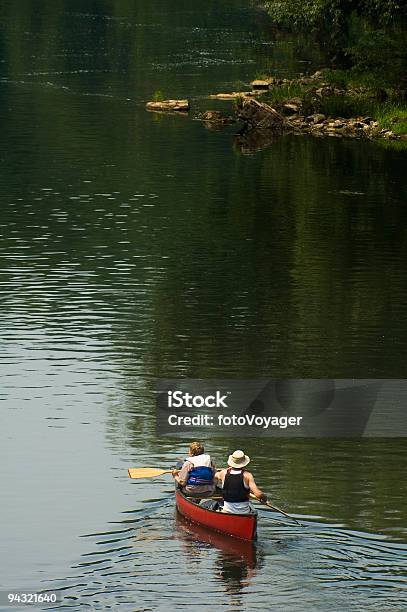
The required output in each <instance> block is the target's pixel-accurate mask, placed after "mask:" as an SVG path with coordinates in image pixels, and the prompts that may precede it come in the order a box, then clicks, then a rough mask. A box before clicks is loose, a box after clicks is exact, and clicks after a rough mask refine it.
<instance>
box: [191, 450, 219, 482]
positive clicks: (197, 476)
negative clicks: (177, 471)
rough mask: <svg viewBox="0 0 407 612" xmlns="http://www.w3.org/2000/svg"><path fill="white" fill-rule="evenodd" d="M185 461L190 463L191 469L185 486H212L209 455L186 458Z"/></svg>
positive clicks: (212, 473) (212, 471)
mask: <svg viewBox="0 0 407 612" xmlns="http://www.w3.org/2000/svg"><path fill="white" fill-rule="evenodd" d="M186 461H188V462H189V463H192V465H193V468H192V470H191V471H190V472H189V474H188V480H187V485H189V486H190V485H192V486H198V485H208V484H212V482H213V476H214V470H213V468H212V462H211V458H210V455H205V454H202V455H195V456H194V457H187V459H186Z"/></svg>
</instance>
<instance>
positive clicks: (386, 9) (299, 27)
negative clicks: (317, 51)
mask: <svg viewBox="0 0 407 612" xmlns="http://www.w3.org/2000/svg"><path fill="white" fill-rule="evenodd" d="M403 4H404V3H402V1H401V0H307V1H304V0H285V1H284V2H282V1H277V0H269V1H268V2H266V6H267V8H268V11H269V13H270V15H271V17H272V18H273V20H274V21H275V22H276V23H278V24H279V25H283V26H286V27H289V28H290V29H293V30H296V31H308V32H310V31H311V32H313V33H314V35H315V36H316V38H317V39H318V40H319V42H320V43H322V44H323V46H324V47H325V48H327V49H328V52H329V55H330V58H331V59H332V60H333V61H334V63H336V64H338V62H339V63H342V65H344V66H347V67H353V68H354V69H355V70H356V71H358V72H359V73H360V74H363V73H369V74H370V75H371V76H372V78H374V79H375V80H376V82H377V83H378V85H379V86H382V87H383V86H384V87H387V86H389V87H392V88H394V89H397V90H398V91H399V92H402V93H403V92H405V91H406V89H407V78H406V73H407V51H406V45H405V39H406V34H407V17H406V13H405V9H404V8H403Z"/></svg>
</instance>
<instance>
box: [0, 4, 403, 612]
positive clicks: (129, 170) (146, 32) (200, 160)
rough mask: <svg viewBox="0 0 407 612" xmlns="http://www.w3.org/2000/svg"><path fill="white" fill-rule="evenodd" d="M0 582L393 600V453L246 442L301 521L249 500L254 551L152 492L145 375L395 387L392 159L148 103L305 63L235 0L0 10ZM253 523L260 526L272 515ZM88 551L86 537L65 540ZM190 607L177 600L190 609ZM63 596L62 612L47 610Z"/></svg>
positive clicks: (399, 347) (198, 598)
mask: <svg viewBox="0 0 407 612" xmlns="http://www.w3.org/2000/svg"><path fill="white" fill-rule="evenodd" d="M0 17H1V19H0V23H1V25H0V33H1V38H0V41H1V46H0V116H1V120H2V135H1V144H0V146H1V154H0V199H1V201H0V206H1V217H0V233H1V238H0V308H1V318H0V327H1V331H0V333H1V340H2V351H1V354H0V381H1V387H0V400H1V403H0V414H1V434H0V435H1V446H0V448H1V457H2V460H1V462H0V473H1V480H2V521H1V524H0V534H1V539H2V541H3V544H4V546H2V550H3V551H6V552H5V553H3V560H4V561H5V562H4V567H2V571H1V578H0V589H3V590H5V589H9V588H15V589H17V588H20V589H27V588H31V589H37V590H38V589H39V588H45V587H47V588H48V587H53V588H58V589H63V591H62V592H63V593H64V594H65V596H66V597H70V598H72V599H69V600H67V599H66V600H65V601H64V604H65V605H66V604H67V603H69V604H70V605H71V608H70V609H80V608H82V607H86V606H90V608H89V607H88V609H92V610H106V609H109V608H108V607H109V606H111V609H117V608H119V607H120V609H123V610H127V609H128V610H132V611H134V610H154V611H156V610H160V611H161V610H164V609H166V610H179V609H191V608H194V607H196V608H198V607H201V606H202V605H205V604H209V605H211V606H213V607H215V606H216V607H217V608H218V607H221V608H224V609H230V610H242V611H243V610H265V609H271V607H274V608H275V609H276V610H290V611H291V610H294V611H297V610H298V611H299V612H302V611H303V610H307V611H308V610H328V609H329V610H334V611H338V612H339V611H342V610H345V609H346V610H362V609H363V610H372V611H373V610H397V611H398V610H401V609H402V608H403V606H404V605H406V603H407V602H406V595H405V591H404V592H403V586H404V582H405V575H406V538H407V535H406V514H407V511H406V504H405V492H404V490H403V483H404V480H405V473H406V468H407V464H406V454H405V443H404V441H403V440H397V441H394V440H362V441H350V442H345V441H313V440H291V441H290V440H285V441H284V440H279V441H264V440H262V441H261V442H259V441H257V440H256V439H253V438H252V439H249V440H236V439H233V440H230V439H224V440H222V439H219V438H217V439H216V440H214V441H211V440H209V439H208V440H206V443H207V446H208V449H209V450H210V451H211V453H212V454H213V456H214V458H215V460H216V462H217V464H218V465H220V464H222V463H223V462H224V461H225V458H226V457H227V455H228V454H229V452H231V451H232V450H234V448H231V446H233V447H234V446H239V445H241V446H244V448H245V450H246V451H247V452H248V454H249V455H251V456H252V457H253V471H254V473H255V475H256V478H257V480H258V482H259V484H261V485H262V486H263V488H264V489H265V490H267V491H268V492H270V495H271V498H272V499H274V500H275V502H276V503H277V504H278V505H281V506H282V507H284V508H286V509H287V510H289V511H291V512H293V513H295V515H296V516H300V517H302V520H303V522H304V523H305V524H306V528H305V529H301V528H298V527H296V526H291V525H290V524H281V523H279V522H277V521H276V520H272V519H271V518H270V514H267V511H265V510H261V511H260V512H261V520H260V527H259V542H258V544H257V546H256V547H255V548H254V549H253V548H249V549H247V548H244V549H238V550H236V549H233V547H232V548H231V545H230V543H228V542H224V541H220V540H216V541H211V542H208V541H206V540H205V538H204V536H203V535H202V534H200V533H197V532H194V530H193V529H192V528H190V527H188V526H186V525H185V524H183V523H182V522H180V521H179V520H178V519H176V517H175V514H174V506H173V498H172V494H171V492H172V485H171V483H170V482H169V481H168V479H166V478H165V477H163V478H162V479H158V480H155V481H139V482H135V483H130V482H129V481H128V479H127V473H126V470H127V467H129V466H132V465H133V466H136V465H137V466H140V465H157V466H164V467H166V466H167V465H172V464H173V463H174V461H175V459H176V458H178V457H182V456H184V455H185V449H186V445H187V443H188V442H189V441H188V440H185V441H184V442H180V441H179V440H178V441H177V442H175V443H173V442H172V441H171V440H168V439H157V437H156V434H155V427H154V397H153V390H154V385H155V381H156V380H157V378H160V377H168V378H170V377H182V376H190V377H201V378H205V377H219V378H228V377H230V378H238V377H242V378H261V377H269V376H272V377H281V378H284V377H313V378H324V377H329V378H339V377H342V378H348V377H349V378H351V377H355V378H357V377H363V378H386V377H387V378H403V377H405V376H406V366H405V363H406V348H407V323H406V317H405V303H406V298H407V276H406V274H405V264H406V254H407V253H406V250H407V239H406V216H407V211H406V206H405V202H406V198H405V195H406V181H405V156H403V154H402V153H401V152H397V151H392V150H389V149H385V148H382V147H381V146H379V145H378V144H376V143H371V142H367V141H366V142H364V141H353V140H352V141H346V140H341V139H336V138H327V139H313V138H302V137H296V136H286V137H281V138H277V139H275V140H274V141H273V142H271V143H269V146H267V147H264V148H262V149H261V150H258V151H256V149H257V145H258V143H255V145H253V143H250V142H246V141H244V142H242V141H241V139H239V138H238V137H236V133H237V130H238V127H237V126H231V127H228V128H227V129H226V130H224V131H220V132H219V131H211V130H207V129H205V127H204V126H203V124H202V122H200V121H194V120H193V119H192V118H191V119H188V118H186V117H176V116H168V117H165V116H156V115H153V114H151V113H147V112H146V111H145V109H144V105H145V102H146V101H147V100H148V99H150V98H151V97H152V95H153V94H154V92H156V91H158V90H159V91H162V92H163V94H164V95H165V97H167V96H168V97H174V98H177V97H189V98H190V99H191V104H192V108H193V115H194V114H195V113H197V112H198V111H199V110H206V109H207V108H228V105H226V106H225V105H224V103H218V102H213V101H210V100H208V99H207V96H208V94H210V93H217V92H220V91H230V90H232V89H236V88H237V86H238V85H239V86H241V84H242V83H247V82H249V81H250V80H251V79H252V78H253V77H254V75H255V74H256V72H262V71H272V72H273V73H275V74H276V75H282V76H288V77H289V76H293V75H296V74H298V73H299V72H304V71H308V70H309V71H311V70H313V69H314V68H315V69H316V68H318V67H320V64H319V62H320V58H319V53H318V50H317V49H316V48H314V47H313V46H312V45H310V44H308V45H307V46H302V45H301V44H299V42H298V41H295V40H290V39H289V38H287V37H286V36H283V35H282V34H279V33H276V32H275V31H274V29H273V28H272V27H271V26H270V24H269V23H268V22H267V20H266V19H265V17H264V15H262V13H261V12H258V11H255V10H253V9H252V8H250V6H249V3H248V2H246V1H243V0H238V1H236V0H235V1H234V2H233V3H232V2H228V1H226V0H218V1H217V2H215V1H214V0H207V1H205V2H202V1H198V2H194V3H191V2H186V1H181V0H176V1H174V2H169V0H165V1H164V0H157V1H156V2H154V3H152V2H149V1H148V0H137V1H130V0H127V1H124V0H117V1H115V2H107V1H105V2H103V1H98V2H96V1H91V0H82V1H81V2H76V1H74V0H70V1H69V2H68V1H67V0H66V1H63V0H58V1H54V2H50V1H49V0H44V1H42V2H38V3H35V4H34V3H32V2H28V1H22V2H19V3H18V5H17V3H12V2H11V1H5V2H3V3H2V5H1V7H0ZM273 518H274V519H276V518H277V517H276V516H275V515H273ZM83 536H86V537H83ZM191 594H193V599H191ZM61 606H62V604H61Z"/></svg>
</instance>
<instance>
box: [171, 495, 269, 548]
mask: <svg viewBox="0 0 407 612" xmlns="http://www.w3.org/2000/svg"><path fill="white" fill-rule="evenodd" d="M175 503H176V504H177V509H178V512H179V513H180V514H182V516H184V517H185V518H186V519H188V520H189V521H191V522H192V523H197V524H198V525H204V526H205V527H208V528H209V529H213V530H214V531H218V532H219V533H224V534H226V535H229V536H233V537H234V538H240V539H241V540H255V539H256V532H257V514H227V513H223V512H215V511H214V510H208V509H207V508H203V507H202V506H199V504H198V503H197V502H196V501H195V500H194V501H192V500H191V498H187V497H185V495H183V494H182V493H181V491H180V490H179V489H176V491H175Z"/></svg>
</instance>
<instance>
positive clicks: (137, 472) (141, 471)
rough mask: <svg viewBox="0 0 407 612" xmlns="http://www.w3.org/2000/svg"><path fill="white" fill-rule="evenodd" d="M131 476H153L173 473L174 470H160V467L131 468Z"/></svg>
mask: <svg viewBox="0 0 407 612" xmlns="http://www.w3.org/2000/svg"><path fill="white" fill-rule="evenodd" d="M127 471H128V473H129V476H130V478H153V477H154V476H162V475H163V474H172V472H173V470H160V469H158V468H129V469H128V470H127Z"/></svg>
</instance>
